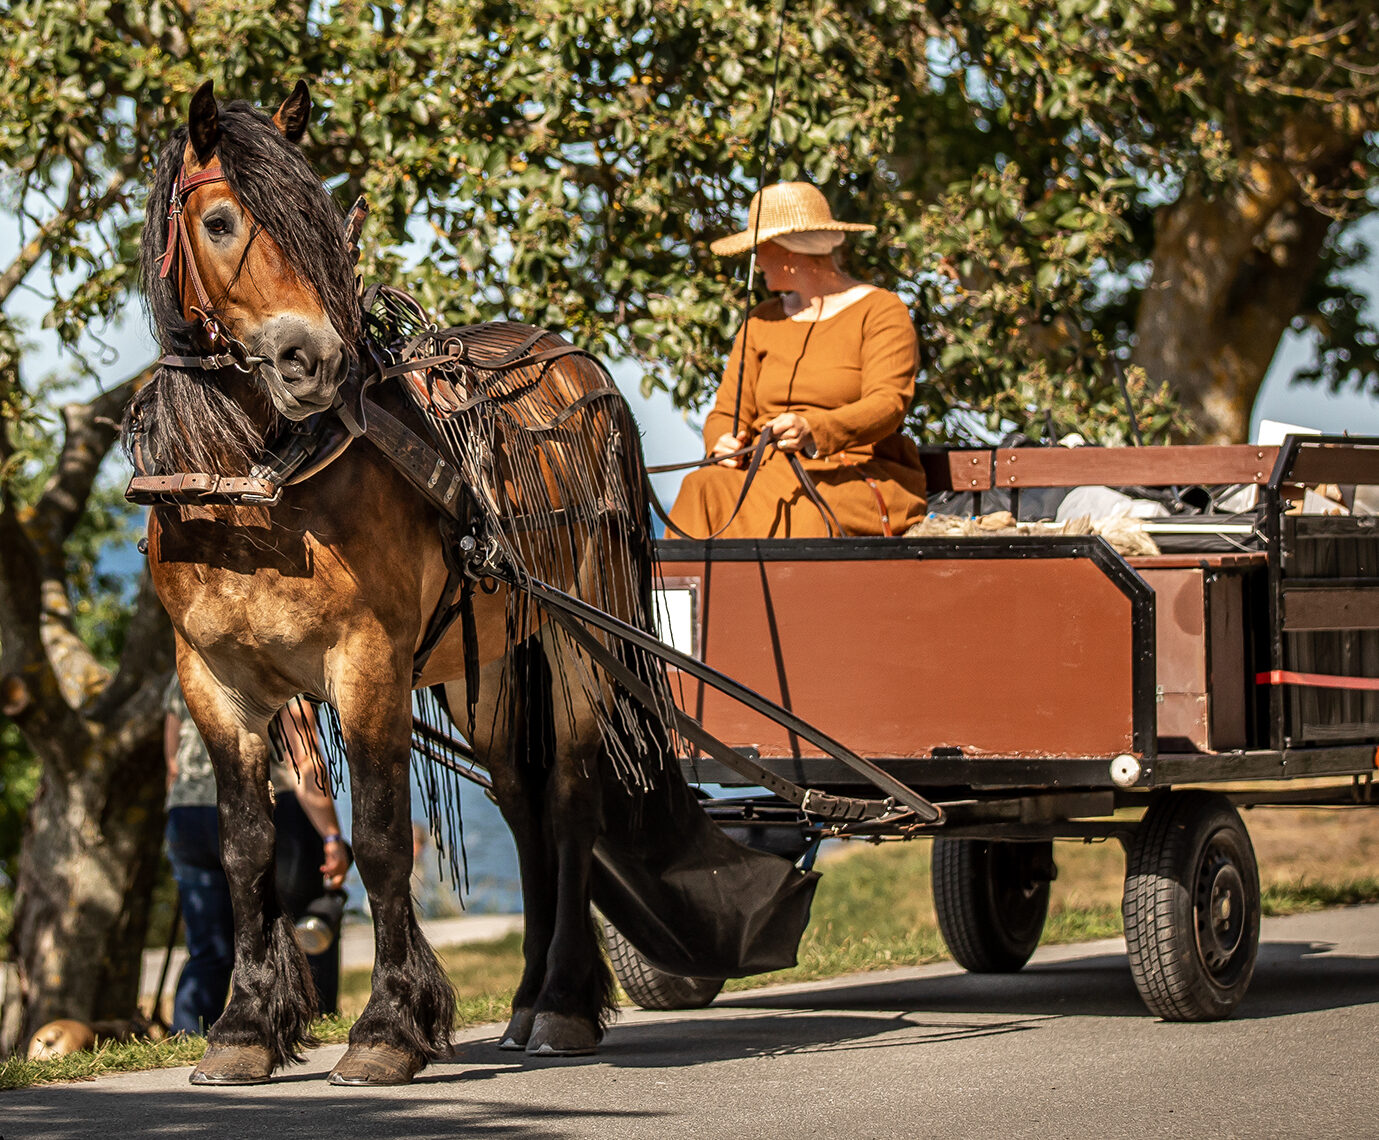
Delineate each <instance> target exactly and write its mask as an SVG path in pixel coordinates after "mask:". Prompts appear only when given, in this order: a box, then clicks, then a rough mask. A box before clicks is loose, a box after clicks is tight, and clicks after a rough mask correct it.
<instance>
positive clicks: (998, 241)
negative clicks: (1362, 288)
mask: <svg viewBox="0 0 1379 1140" xmlns="http://www.w3.org/2000/svg"><path fill="white" fill-rule="evenodd" d="M919 19H920V22H921V24H922V25H923V26H924V28H925V29H926V33H927V39H926V41H925V47H924V54H923V56H922V57H921V56H920V55H919V54H918V53H917V52H915V53H911V55H910V56H909V57H908V58H907V61H906V64H907V67H908V68H909V70H910V75H911V91H910V95H909V97H908V98H907V100H906V103H905V108H904V110H903V111H902V122H903V124H904V125H903V126H902V128H901V130H900V132H899V133H898V139H899V140H900V141H898V143H897V153H898V161H897V163H896V169H897V171H898V172H900V173H901V176H902V178H903V183H902V185H903V190H902V193H901V194H900V196H899V202H898V210H899V211H900V212H901V213H902V214H904V215H905V216H906V217H908V218H909V219H910V223H909V230H908V233H909V234H911V235H913V237H911V238H908V239H907V240H906V242H905V244H906V245H908V246H909V248H910V249H912V250H914V251H916V253H917V254H919V258H918V260H917V261H912V262H910V264H911V265H912V266H914V268H916V269H918V270H920V271H921V272H923V270H925V269H926V268H927V269H928V270H929V271H930V273H931V275H932V280H933V284H932V285H931V286H930V287H929V288H928V290H927V293H928V300H929V304H928V305H927V306H926V312H928V313H930V314H932V315H933V319H932V325H931V341H932V342H933V343H934V344H936V345H937V346H938V350H937V363H938V365H939V369H938V374H937V375H935V376H934V377H933V381H934V383H933V386H932V389H931V393H930V394H931V397H932V399H933V403H932V407H931V408H930V410H931V411H933V412H937V413H938V414H940V415H941V414H942V412H943V411H945V410H946V409H947V408H948V407H950V406H951V405H952V404H953V403H954V402H957V401H959V400H960V399H961V398H963V397H965V398H966V399H967V400H969V401H970V400H971V399H972V396H973V394H974V393H975V394H977V397H978V402H981V401H982V400H984V401H985V402H986V403H987V404H988V405H989V406H990V407H992V408H994V409H996V410H997V411H1001V410H1005V411H1007V412H1009V411H1010V410H1011V406H1012V405H1022V406H1023V407H1025V408H1026V409H1034V408H1038V407H1039V406H1040V405H1043V406H1045V407H1049V406H1050V405H1052V408H1051V410H1052V411H1053V413H1054V415H1055V416H1058V405H1060V404H1064V406H1066V405H1065V403H1064V402H1065V400H1066V399H1067V397H1068V396H1071V395H1074V393H1075V392H1076V390H1077V389H1078V388H1079V387H1080V388H1082V389H1083V391H1084V392H1085V393H1086V395H1087V397H1089V399H1087V400H1086V401H1084V402H1086V403H1094V402H1095V397H1096V394H1097V392H1098V390H1104V389H1105V383H1104V378H1105V375H1106V373H1107V371H1108V369H1107V363H1108V358H1110V357H1113V356H1114V357H1119V358H1121V359H1130V360H1133V361H1134V362H1135V363H1136V364H1137V365H1138V366H1139V368H1140V369H1142V372H1143V374H1144V376H1145V377H1146V378H1147V380H1148V384H1149V388H1150V389H1151V391H1156V390H1160V389H1162V388H1163V386H1167V389H1168V394H1170V395H1171V397H1172V398H1173V399H1175V400H1176V401H1178V402H1179V403H1180V404H1181V407H1182V409H1183V411H1184V412H1185V413H1186V422H1184V423H1183V425H1182V430H1185V431H1187V432H1190V433H1192V434H1195V435H1196V436H1198V437H1199V438H1205V439H1212V440H1243V439H1244V437H1245V433H1246V431H1247V429H1248V425H1249V413H1250V408H1251V406H1252V404H1253V402H1254V397H1255V394H1256V393H1257V391H1258V388H1259V384H1260V382H1261V380H1262V379H1263V377H1264V373H1265V371H1266V370H1267V368H1268V365H1269V362H1270V360H1271V359H1272V358H1273V355H1274V351H1275V349H1276V347H1277V345H1278V342H1279V338H1280V337H1281V335H1282V334H1283V332H1284V331H1285V330H1286V329H1287V328H1288V327H1290V326H1291V327H1293V328H1302V327H1304V326H1306V325H1311V326H1314V327H1317V328H1318V329H1319V330H1320V331H1321V332H1322V334H1323V342H1324V351H1323V354H1322V357H1321V361H1320V367H1319V369H1318V372H1317V375H1318V377H1320V378H1324V379H1326V380H1328V381H1329V382H1331V383H1333V384H1339V383H1342V382H1351V383H1357V382H1360V383H1362V382H1366V381H1368V382H1370V383H1373V382H1374V381H1375V380H1376V378H1379V356H1377V355H1376V346H1377V345H1379V339H1376V335H1375V329H1374V327H1373V326H1372V325H1371V324H1368V323H1366V322H1365V321H1363V320H1361V319H1360V318H1359V313H1360V312H1361V309H1362V304H1363V302H1362V299H1361V298H1360V297H1359V296H1358V295H1356V294H1355V293H1354V292H1353V291H1351V290H1349V289H1347V288H1345V287H1344V286H1342V285H1339V284H1337V283H1336V278H1335V276H1334V271H1335V270H1336V269H1338V268H1341V267H1344V266H1345V265H1346V264H1347V263H1348V262H1349V261H1351V260H1353V258H1354V257H1356V256H1357V255H1359V256H1363V255H1364V251H1363V250H1357V249H1355V247H1354V243H1353V241H1352V240H1351V239H1350V238H1349V237H1348V235H1347V227H1348V225H1349V223H1351V222H1352V221H1353V220H1354V219H1356V218H1357V217H1359V216H1361V215H1362V214H1363V213H1364V212H1365V211H1366V209H1367V195H1369V196H1371V197H1372V195H1373V192H1374V190H1375V188H1376V186H1377V185H1379V179H1376V173H1377V172H1379V150H1377V149H1376V145H1375V136H1374V133H1373V132H1374V130H1375V128H1376V126H1379V26H1376V24H1375V20H1374V14H1373V7H1372V5H1370V4H1369V3H1367V2H1365V0H1341V2H1339V3H1331V2H1323V3H1312V2H1310V0H1224V2H1218V0H1058V2H1057V3H1052V2H1043V3H1033V4H1031V3H1027V2H1024V0H976V2H973V3H970V4H963V5H953V4H948V3H939V2H931V3H930V4H929V5H927V7H926V10H925V12H924V14H923V15H922V16H921V17H920V18H919ZM907 130H908V140H909V143H908V145H907V144H906V142H905V141H904V140H905V136H906V134H907ZM916 238H917V239H918V240H915V239H916ZM926 255H927V256H926ZM935 258H937V259H939V264H938V265H937V266H935V264H934V259H935ZM1002 364H1004V365H1005V367H1002ZM1012 373H1013V375H1012ZM1002 386H1004V388H1005V393H1004V394H1002V392H1001V391H1000V389H1001V388H1002ZM1077 402H1078V401H1076V400H1074V403H1077ZM1164 410H1166V409H1164V408H1163V407H1162V402H1160V408H1159V409H1156V411H1155V423H1156V425H1157V426H1159V427H1160V428H1161V429H1163V428H1169V427H1171V426H1172V421H1171V420H1170V419H1169V418H1167V417H1166V416H1165V415H1163V411H1164ZM1014 418H1016V419H1019V418H1020V417H1019V416H1015V417H1014ZM1060 418H1065V417H1060ZM1075 423H1076V420H1075V418H1065V423H1064V426H1065V427H1071V426H1075Z"/></svg>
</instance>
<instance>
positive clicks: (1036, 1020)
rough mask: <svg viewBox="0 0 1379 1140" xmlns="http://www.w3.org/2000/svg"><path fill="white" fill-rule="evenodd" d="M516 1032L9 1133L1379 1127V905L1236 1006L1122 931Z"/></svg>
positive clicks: (1265, 959)
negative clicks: (1107, 937)
mask: <svg viewBox="0 0 1379 1140" xmlns="http://www.w3.org/2000/svg"><path fill="white" fill-rule="evenodd" d="M495 1031H496V1027H488V1028H483V1029H476V1030H473V1031H470V1032H467V1033H465V1034H464V1035H463V1037H462V1038H461V1040H460V1042H459V1044H458V1046H457V1048H456V1051H455V1055H454V1058H453V1059H452V1060H451V1061H450V1062H448V1063H446V1064H440V1065H435V1066H433V1067H431V1068H429V1069H427V1070H426V1071H425V1072H423V1073H422V1074H421V1076H420V1077H419V1078H418V1079H417V1081H416V1083H415V1084H413V1085H411V1086H410V1087H407V1088H403V1089H385V1090H376V1091H363V1090H341V1089H332V1088H331V1087H330V1086H328V1085H326V1084H325V1083H324V1081H323V1080H322V1078H323V1077H324V1075H325V1074H326V1073H327V1072H328V1071H329V1070H330V1067H331V1065H332V1064H333V1063H334V1061H335V1059H336V1057H337V1056H338V1055H339V1053H340V1051H341V1047H338V1046H337V1047H335V1048H326V1049H320V1050H317V1051H315V1052H314V1053H312V1054H311V1056H310V1058H309V1060H308V1061H307V1063H306V1064H305V1065H302V1066H300V1067H298V1068H294V1069H292V1070H289V1071H288V1072H286V1073H285V1074H283V1075H282V1076H280V1077H279V1078H277V1079H276V1081H275V1082H274V1083H273V1084H272V1085H270V1086H265V1087H260V1088H247V1089H238V1090H230V1089H226V1090H201V1089H193V1088H192V1087H190V1086H189V1085H188V1084H187V1083H186V1079H187V1072H188V1070H187V1069H168V1070H163V1071H160V1072H155V1073H143V1074H131V1075H127V1076H119V1077H109V1078H104V1079H102V1080H98V1081H91V1082H86V1083H77V1084H68V1085H58V1086H48V1087H45V1088H40V1089H29V1090H23V1091H19V1092H14V1093H0V1136H3V1140H30V1138H31V1137H68V1136H72V1137H86V1136H110V1137H116V1136H118V1137H127V1136H150V1137H164V1136H166V1137H211V1136H226V1137H231V1136H233V1137H271V1138H273V1140H288V1138H291V1137H312V1138H320V1137H330V1138H335V1137H345V1138H349V1137H366V1138H368V1140H388V1138H392V1137H398V1138H403V1137H405V1138H408V1140H427V1138H430V1137H454V1136H466V1137H480V1138H505V1137H528V1136H531V1137H535V1136H541V1137H551V1138H558V1140H566V1138H583V1137H589V1138H597V1140H617V1138H622V1137H638V1138H640V1137H710V1138H714V1140H746V1138H754V1137H782V1138H786V1137H788V1138H790V1140H796V1138H799V1137H805V1136H829V1137H891V1136H895V1137H900V1136H904V1137H923V1136H943V1137H968V1136H970V1137H983V1138H986V1137H1007V1136H1015V1137H1022V1136H1031V1137H1046V1136H1047V1137H1081V1136H1097V1137H1121V1136H1127V1137H1128V1136H1134V1137H1145V1136H1174V1137H1176V1136H1184V1137H1188V1136H1190V1137H1194V1138H1195V1137H1211V1138H1212V1140H1218V1138H1222V1137H1230V1136H1242V1137H1256V1136H1299V1137H1302V1136H1306V1137H1319V1136H1326V1137H1332V1136H1336V1137H1340V1136H1345V1137H1350V1136H1356V1137H1359V1136H1379V1093H1376V1083H1377V1082H1376V1080H1375V1076H1374V1071H1373V1070H1374V1055H1375V1051H1376V1042H1379V907H1361V908H1353V909H1349V910H1340V911H1330V912H1326V913H1322V914H1314V915H1301V916H1296V917H1293V918H1286V919H1272V920H1266V921H1265V925H1264V945H1263V946H1262V948H1261V954H1260V963H1259V967H1258V969H1257V971H1256V974H1255V980H1254V984H1253V986H1252V988H1251V991H1250V993H1249V995H1248V997H1247V998H1246V1001H1245V1003H1244V1004H1243V1005H1242V1006H1241V1008H1240V1010H1239V1011H1238V1012H1237V1015H1236V1016H1235V1018H1233V1019H1232V1020H1230V1021H1226V1022H1218V1023H1214V1024H1204V1025H1170V1024H1166V1023H1163V1022H1158V1021H1155V1020H1154V1019H1153V1018H1151V1017H1149V1016H1148V1015H1147V1014H1146V1013H1145V1011H1144V1008H1143V1006H1141V1005H1140V1003H1139V999H1138V998H1137V996H1136V994H1135V990H1134V987H1133V985H1132V983H1131V981H1130V975H1129V968H1128V966H1127V963H1126V959H1125V948H1124V944H1123V943H1120V942H1115V941H1109V942H1098V943H1091V944H1087V945H1083V946H1073V947H1054V948H1050V949H1045V950H1041V951H1040V952H1039V953H1038V954H1037V955H1036V957H1035V960H1034V962H1033V963H1032V964H1031V965H1030V966H1029V967H1028V968H1027V969H1026V970H1025V971H1024V972H1023V973H1021V974H1019V975H1015V976H1010V977H1003V978H993V977H984V978H983V977H975V976H967V975H964V974H962V973H960V972H959V971H957V970H956V968H954V967H952V966H932V967H924V968H920V969H903V970H892V971H888V972H885V973H878V974H866V975H861V976H854V977H851V978H842V979H835V980H834V981H831V982H824V983H812V984H809V985H802V986H777V987H773V988H770V989H764V990H758V991H754V992H752V993H748V994H742V995H738V996H734V997H729V998H720V999H719V1001H718V1002H716V1003H715V1004H714V1005H713V1006H712V1007H710V1008H709V1009H707V1010H702V1011H698V1012H694V1013H675V1014H648V1013H642V1012H631V1013H627V1014H625V1015H624V1016H623V1018H622V1019H621V1020H620V1021H619V1022H618V1024H617V1025H616V1026H615V1027H614V1028H613V1029H612V1030H611V1031H610V1033H609V1036H608V1038H607V1040H606V1042H605V1044H604V1047H603V1049H602V1051H601V1053H600V1054H599V1055H598V1056H597V1057H592V1058H585V1059H579V1060H573V1061H564V1062H559V1061H535V1060H528V1059H526V1058H523V1057H521V1056H520V1055H519V1056H517V1057H516V1058H514V1057H513V1055H511V1054H507V1053H500V1052H498V1051H497V1050H496V1049H495V1048H494V1044H495V1041H496V1038H495Z"/></svg>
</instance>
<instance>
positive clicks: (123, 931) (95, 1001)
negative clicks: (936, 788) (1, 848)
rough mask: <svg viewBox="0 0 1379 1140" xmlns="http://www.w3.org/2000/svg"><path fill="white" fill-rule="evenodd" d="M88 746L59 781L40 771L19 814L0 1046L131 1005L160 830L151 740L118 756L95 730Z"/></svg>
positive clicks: (159, 760)
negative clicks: (8, 1006)
mask: <svg viewBox="0 0 1379 1140" xmlns="http://www.w3.org/2000/svg"><path fill="white" fill-rule="evenodd" d="M93 727H95V726H93ZM92 741H93V743H92V744H91V746H90V747H89V749H88V751H87V754H86V755H84V756H82V757H81V758H80V762H79V763H76V764H73V765H72V766H71V768H70V769H69V771H71V772H72V773H74V774H73V775H72V776H71V777H70V778H64V777H63V776H62V775H61V774H60V773H58V772H57V771H56V770H55V769H54V768H53V767H52V766H51V765H45V766H44V772H43V779H42V783H41V784H40V787H39V792H38V795H37V797H36V798H35V800H34V803H33V806H32V808H31V809H30V812H29V819H28V825H27V827H26V831H25V837H24V847H23V852H22V855H21V859H20V867H19V880H18V883H17V892H16V907H15V920H14V930H13V933H12V935H11V942H12V949H13V953H14V958H15V961H16V963H17V966H18V972H19V987H20V997H21V1003H22V1009H21V1011H20V1013H19V1017H18V1021H17V1023H11V1024H9V1025H6V1026H5V1027H4V1039H3V1040H0V1048H3V1047H8V1048H9V1049H13V1048H15V1047H17V1046H20V1045H22V1044H23V1042H25V1041H26V1040H27V1039H28V1037H29V1035H30V1034H32V1033H33V1032H34V1030H35V1029H37V1028H38V1027H39V1026H41V1025H43V1024H44V1023H45V1022H48V1021H51V1020H53V1019H54V1018H58V1017H74V1018H78V1019H80V1020H82V1021H87V1022H91V1021H96V1020H105V1019H121V1018H127V1017H129V1016H130V1015H131V1013H133V1012H134V1010H135V1008H136V1006H137V1002H138V997H139V972H140V965H141V962H142V952H143V947H144V936H145V933H146V931H147V927H148V909H149V897H150V894H151V892H152V889H153V884H154V880H155V878H156V875H157V871H158V860H159V853H160V850H161V839H162V832H163V818H164V813H163V797H164V771H165V769H164V763H163V756H162V741H161V737H160V735H159V734H158V733H156V732H155V733H153V734H151V735H150V736H148V737H147V738H145V739H141V740H137V741H135V742H133V743H132V745H129V746H126V747H123V748H122V747H121V746H120V744H119V743H116V742H113V741H111V740H109V739H104V740H103V738H102V735H101V733H100V731H99V729H98V728H97V731H96V732H94V733H93V735H92Z"/></svg>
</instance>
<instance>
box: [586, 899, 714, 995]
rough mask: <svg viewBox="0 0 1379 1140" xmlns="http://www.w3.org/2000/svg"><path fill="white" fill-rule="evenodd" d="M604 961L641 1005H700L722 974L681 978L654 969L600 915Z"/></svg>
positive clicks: (712, 991)
mask: <svg viewBox="0 0 1379 1140" xmlns="http://www.w3.org/2000/svg"><path fill="white" fill-rule="evenodd" d="M599 920H600V922H601V923H602V925H603V942H604V946H605V947H606V948H607V950H608V964H609V965H611V966H612V967H613V976H614V977H616V978H617V979H618V981H619V982H621V983H622V988H623V989H624V990H626V991H627V996H628V997H630V998H631V999H632V1000H633V1001H634V1002H636V1003H637V1005H639V1006H641V1008H642V1009H702V1008H703V1007H704V1006H706V1005H708V1004H709V1002H711V1001H713V999H714V998H716V997H717V996H718V991H719V990H721V989H722V988H723V981H724V979H722V978H685V977H681V976H680V975H679V974H668V973H667V972H666V971H665V970H658V969H657V968H656V967H655V966H653V965H652V964H651V963H650V962H648V961H647V960H646V959H645V958H643V957H642V955H641V953H640V951H638V950H637V948H636V947H635V946H633V945H632V943H630V942H629V941H628V940H627V939H626V938H624V937H623V936H622V935H621V934H619V933H618V930H617V928H616V927H615V926H614V925H613V924H612V923H611V922H609V921H608V920H607V919H606V918H604V917H603V916H602V915H600V916H599Z"/></svg>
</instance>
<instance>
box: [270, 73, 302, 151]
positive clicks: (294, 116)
mask: <svg viewBox="0 0 1379 1140" xmlns="http://www.w3.org/2000/svg"><path fill="white" fill-rule="evenodd" d="M310 117H311V92H310V91H308V90H307V86H306V80H305V79H299V80H297V86H296V87H294V88H292V94H291V95H289V96H288V97H287V98H286V99H284V100H283V105H282V106H281V107H279V108H278V110H277V112H276V113H275V114H274V115H273V123H274V125H275V126H276V127H277V128H278V130H280V131H282V133H283V134H284V135H286V136H287V141H288V142H294V143H295V142H301V141H302V136H303V135H304V134H306V121H307V119H309V118H310Z"/></svg>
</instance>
